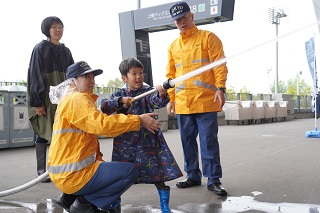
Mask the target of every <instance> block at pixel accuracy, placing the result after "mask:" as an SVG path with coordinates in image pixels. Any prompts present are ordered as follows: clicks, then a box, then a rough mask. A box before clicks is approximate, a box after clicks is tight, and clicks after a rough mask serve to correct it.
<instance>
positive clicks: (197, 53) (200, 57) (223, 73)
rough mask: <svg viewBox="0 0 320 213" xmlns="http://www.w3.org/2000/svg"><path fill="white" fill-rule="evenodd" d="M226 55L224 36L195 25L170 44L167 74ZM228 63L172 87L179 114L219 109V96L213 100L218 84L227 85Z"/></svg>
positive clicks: (173, 100) (171, 76)
mask: <svg viewBox="0 0 320 213" xmlns="http://www.w3.org/2000/svg"><path fill="white" fill-rule="evenodd" d="M223 58H225V55H224V51H223V46H222V42H221V40H220V39H219V38H218V37H217V36H216V35H215V34H214V33H212V32H210V31H206V30H199V29H198V28H197V27H196V26H195V25H194V26H193V27H192V28H191V29H189V30H188V31H187V32H186V34H183V33H180V37H178V38H177V39H176V40H174V41H173V42H172V44H171V45H170V46H169V48H168V65H167V68H166V77H167V78H172V79H175V78H177V77H179V76H182V75H184V74H186V73H189V72H191V71H193V70H195V69H197V68H200V67H203V66H205V65H207V64H209V63H212V62H214V61H217V60H219V59H223ZM227 73H228V69H227V66H226V64H225V63H224V64H222V65H219V66H217V67H215V68H214V69H211V70H208V71H205V72H202V73H201V74H198V75H196V76H193V77H191V78H188V79H186V80H184V81H182V82H178V83H177V84H176V85H175V88H173V89H169V91H168V93H169V97H170V102H175V112H176V113H177V114H192V113H202V112H218V111H221V110H222V109H221V108H220V106H219V100H217V101H216V102H213V100H214V95H215V91H216V90H217V88H218V87H225V84H226V80H227Z"/></svg>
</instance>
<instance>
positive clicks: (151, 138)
mask: <svg viewBox="0 0 320 213" xmlns="http://www.w3.org/2000/svg"><path fill="white" fill-rule="evenodd" d="M143 69H144V67H143V65H142V63H141V62H140V61H139V60H137V59H135V58H128V59H125V60H123V61H122V62H121V63H120V65H119V70H120V73H121V77H122V80H123V81H124V82H125V86H124V87H123V88H121V89H119V90H118V91H117V92H115V93H113V94H112V95H111V97H110V99H103V100H102V101H101V111H102V112H104V113H107V114H113V113H123V114H138V115H140V114H143V113H147V112H153V111H154V109H159V108H162V107H165V106H166V105H167V103H168V102H169V96H168V94H167V90H166V89H164V88H163V87H162V86H158V87H157V90H158V91H157V92H156V93H154V94H151V95H147V96H145V97H143V98H140V99H137V100H134V97H136V96H138V95H141V94H143V93H145V92H148V91H150V90H152V89H153V88H152V87H150V86H149V85H147V84H145V83H144V74H143ZM112 161H121V162H131V163H134V164H135V165H137V166H138V167H139V168H140V176H139V179H138V180H137V183H149V184H154V185H155V186H156V188H157V190H158V192H159V196H160V204H161V210H162V212H163V213H167V212H171V210H170V208H169V199H170V187H169V186H166V185H165V182H166V181H170V180H174V179H177V178H179V177H181V176H182V173H181V170H180V168H179V166H178V164H177V163H176V161H175V158H174V156H173V155H172V153H171V151H170V149H169V147H168V145H167V143H166V141H165V138H164V136H163V134H162V132H161V130H158V131H157V132H156V133H155V134H152V133H150V132H149V131H147V130H146V129H145V128H144V127H141V129H140V130H139V131H132V132H127V133H124V134H121V135H120V136H118V137H115V138H114V141H113V151H112Z"/></svg>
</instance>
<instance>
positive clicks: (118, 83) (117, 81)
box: [107, 78, 124, 88]
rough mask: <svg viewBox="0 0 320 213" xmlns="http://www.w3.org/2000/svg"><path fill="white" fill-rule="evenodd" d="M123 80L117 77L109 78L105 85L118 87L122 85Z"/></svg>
mask: <svg viewBox="0 0 320 213" xmlns="http://www.w3.org/2000/svg"><path fill="white" fill-rule="evenodd" d="M123 85H124V82H123V81H122V80H120V79H119V78H115V79H114V80H109V82H108V84H107V87H114V88H120V87H123Z"/></svg>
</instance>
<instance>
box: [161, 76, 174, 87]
mask: <svg viewBox="0 0 320 213" xmlns="http://www.w3.org/2000/svg"><path fill="white" fill-rule="evenodd" d="M171 80H172V78H168V79H167V80H166V81H165V82H164V83H163V88H165V89H170V88H173V87H174V85H173V86H171V84H170V81H171Z"/></svg>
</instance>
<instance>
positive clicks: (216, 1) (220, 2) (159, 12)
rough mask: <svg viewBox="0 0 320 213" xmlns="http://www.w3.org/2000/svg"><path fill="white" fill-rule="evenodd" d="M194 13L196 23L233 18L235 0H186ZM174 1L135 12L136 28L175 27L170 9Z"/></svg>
mask: <svg viewBox="0 0 320 213" xmlns="http://www.w3.org/2000/svg"><path fill="white" fill-rule="evenodd" d="M186 2H187V3H188V4H189V6H190V11H191V12H192V13H193V14H194V20H195V24H197V25H199V24H208V23H214V22H217V21H230V20H232V19H233V9H234V0H193V1H186ZM172 5H173V3H168V4H163V5H159V6H155V7H148V8H143V9H139V10H135V11H133V12H134V23H135V29H136V30H139V29H146V30H147V31H149V32H152V31H161V30H167V29H170V28H171V29H173V28H175V26H174V23H173V22H171V21H170V19H171V16H170V12H169V9H170V7H171V6H172Z"/></svg>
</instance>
